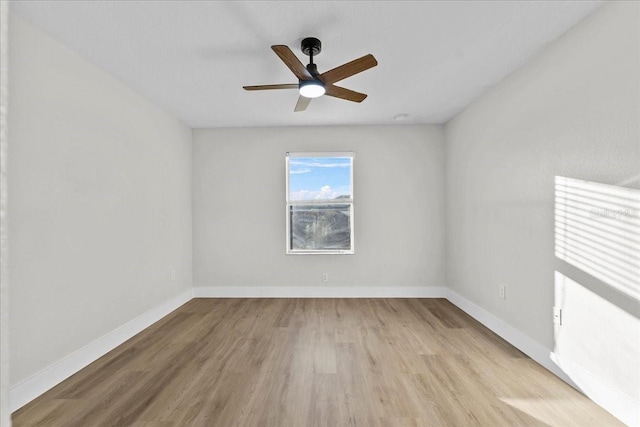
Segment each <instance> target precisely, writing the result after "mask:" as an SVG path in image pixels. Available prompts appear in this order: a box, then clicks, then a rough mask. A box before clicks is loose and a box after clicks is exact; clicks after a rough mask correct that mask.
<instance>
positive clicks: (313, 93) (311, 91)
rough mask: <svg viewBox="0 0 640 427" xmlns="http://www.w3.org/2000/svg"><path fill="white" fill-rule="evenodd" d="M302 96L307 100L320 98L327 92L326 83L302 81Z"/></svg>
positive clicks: (300, 86)
mask: <svg viewBox="0 0 640 427" xmlns="http://www.w3.org/2000/svg"><path fill="white" fill-rule="evenodd" d="M299 88H300V95H301V96H304V97H305V98H318V97H320V96H322V95H324V93H325V92H326V90H325V88H324V83H322V82H321V81H320V80H301V81H300V85H299Z"/></svg>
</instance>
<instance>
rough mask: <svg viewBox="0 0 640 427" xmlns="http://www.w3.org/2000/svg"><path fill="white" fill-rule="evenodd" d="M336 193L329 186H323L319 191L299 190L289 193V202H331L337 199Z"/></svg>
mask: <svg viewBox="0 0 640 427" xmlns="http://www.w3.org/2000/svg"><path fill="white" fill-rule="evenodd" d="M339 195H340V194H338V192H337V191H335V190H333V189H332V188H331V186H329V185H324V186H322V187H321V188H320V190H315V191H314V190H300V191H292V192H291V200H331V199H335V198H336V197H338V196H339Z"/></svg>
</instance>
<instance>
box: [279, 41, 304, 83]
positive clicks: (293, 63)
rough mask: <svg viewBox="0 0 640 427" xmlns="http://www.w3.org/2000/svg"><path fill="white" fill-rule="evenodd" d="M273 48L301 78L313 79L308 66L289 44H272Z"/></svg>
mask: <svg viewBox="0 0 640 427" xmlns="http://www.w3.org/2000/svg"><path fill="white" fill-rule="evenodd" d="M271 49H273V51H274V52H275V53H276V55H278V56H279V57H280V59H282V62H284V64H285V65H286V66H287V67H289V69H290V70H291V71H292V72H293V74H295V75H296V77H297V78H298V79H299V80H312V79H313V76H312V75H311V74H310V73H309V71H308V70H307V68H306V67H305V66H304V65H303V64H302V62H300V60H299V59H298V57H297V56H296V55H295V54H294V53H293V52H292V51H291V49H289V47H288V46H285V45H283V44H277V45H273V46H271Z"/></svg>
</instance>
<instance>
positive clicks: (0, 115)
mask: <svg viewBox="0 0 640 427" xmlns="http://www.w3.org/2000/svg"><path fill="white" fill-rule="evenodd" d="M8 36H9V2H6V1H3V2H0V427H4V426H9V425H10V424H11V411H10V410H9V304H8V302H9V274H8V267H9V265H8V252H7V249H8V242H7V228H8V227H7V225H8V224H7V180H6V178H7V170H6V168H7V110H8V107H9V104H8V103H9V98H8V97H7V92H8V89H9V87H8V86H9V80H8V77H9V73H8V71H9V70H8V65H7V64H8V63H9V43H8Z"/></svg>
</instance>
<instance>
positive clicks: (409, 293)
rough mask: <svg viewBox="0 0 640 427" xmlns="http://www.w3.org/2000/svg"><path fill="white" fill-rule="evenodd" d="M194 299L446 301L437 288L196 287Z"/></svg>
mask: <svg viewBox="0 0 640 427" xmlns="http://www.w3.org/2000/svg"><path fill="white" fill-rule="evenodd" d="M193 294H194V297H195V298H446V295H447V289H446V288H444V287H440V286H369V287H366V286H206V287H205V286H196V287H195V288H194V290H193Z"/></svg>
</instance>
